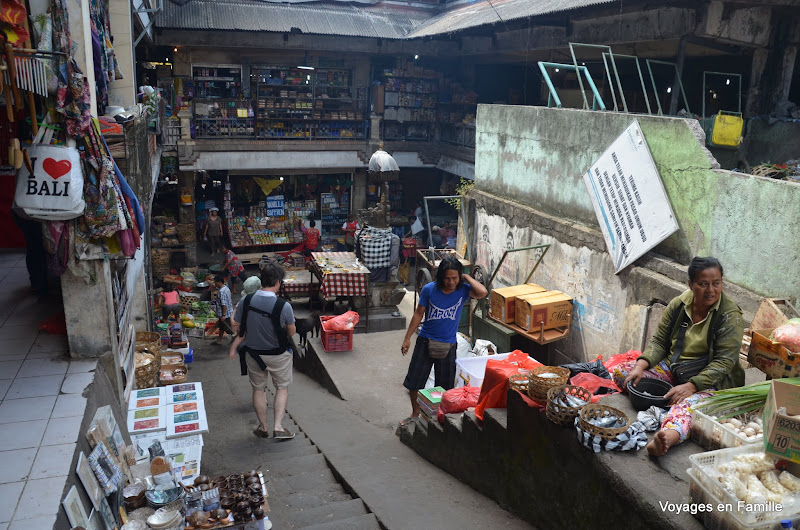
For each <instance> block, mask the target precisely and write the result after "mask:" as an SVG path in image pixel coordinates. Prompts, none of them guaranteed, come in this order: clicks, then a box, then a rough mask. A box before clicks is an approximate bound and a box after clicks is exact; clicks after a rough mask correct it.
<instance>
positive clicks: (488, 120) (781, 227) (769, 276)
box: [475, 105, 800, 299]
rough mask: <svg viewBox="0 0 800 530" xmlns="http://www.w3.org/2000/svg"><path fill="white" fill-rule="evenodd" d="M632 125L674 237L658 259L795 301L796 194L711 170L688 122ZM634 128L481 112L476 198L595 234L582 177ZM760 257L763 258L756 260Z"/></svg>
mask: <svg viewBox="0 0 800 530" xmlns="http://www.w3.org/2000/svg"><path fill="white" fill-rule="evenodd" d="M636 118H637V119H638V120H639V122H640V124H641V128H642V131H643V132H644V134H645V137H646V139H647V142H648V144H649V147H650V150H651V152H652V155H653V159H654V161H655V164H656V166H657V168H658V170H659V172H660V174H661V178H662V181H663V183H664V187H665V189H666V191H667V195H668V197H669V199H670V202H671V203H672V207H673V210H674V211H675V215H676V217H677V220H678V224H679V227H680V228H679V230H678V232H676V233H675V234H673V235H672V236H670V237H669V238H668V239H667V240H666V241H664V242H663V243H662V244H660V245H658V246H657V247H656V248H655V251H656V252H658V253H661V254H664V255H666V256H668V257H671V258H673V259H675V260H677V261H679V262H681V263H688V262H689V260H690V259H691V257H692V256H695V255H713V256H716V257H718V258H719V259H720V261H721V262H722V263H723V265H724V266H725V276H726V279H727V280H729V281H731V282H733V283H736V284H738V285H741V286H742V287H745V288H747V289H750V290H752V291H754V292H756V293H760V294H762V295H767V296H778V297H789V298H792V299H796V298H797V296H798V294H800V276H798V275H797V274H795V273H794V270H793V267H792V264H793V263H796V262H797V261H798V260H800V246H799V245H797V244H796V241H797V238H796V237H791V234H793V233H797V231H798V229H800V226H799V225H800V185H797V184H794V183H789V182H783V181H775V180H771V179H764V178H761V177H755V176H752V175H747V174H742V173H732V172H728V171H720V170H714V169H712V165H713V164H715V161H714V160H713V157H711V156H710V154H709V153H708V151H707V150H706V149H705V148H703V147H702V143H701V142H700V141H698V138H702V132H701V131H700V130H699V126H697V122H695V121H693V120H682V119H677V118H662V117H652V116H637V117H636ZM632 119H633V117H632V116H630V115H625V114H621V113H612V112H592V111H582V110H573V109H548V108H543V107H524V106H504V105H479V106H478V122H477V138H476V156H475V185H476V189H478V190H481V191H485V192H488V193H490V194H492V195H496V196H499V197H502V198H510V199H512V200H513V201H515V202H517V203H521V204H523V205H526V206H528V207H532V208H533V209H535V210H537V211H540V212H542V213H545V214H548V215H551V216H554V217H556V218H564V219H568V220H572V221H576V222H577V223H578V224H579V225H582V226H584V227H586V228H587V229H589V230H591V231H597V232H598V233H599V226H598V224H597V219H596V217H595V213H594V210H593V208H592V203H591V200H590V198H589V195H588V193H587V192H586V188H585V186H584V183H583V178H582V174H583V172H584V171H586V169H588V167H589V166H590V165H591V164H592V163H593V162H594V161H595V160H596V159H597V158H598V157H599V156H600V155H601V154H602V152H603V151H604V150H605V149H606V148H607V147H608V145H610V144H611V142H613V141H614V139H616V137H617V136H618V135H619V134H621V133H622V131H623V130H624V129H625V128H626V127H627V126H628V125H629V124H630V122H631V120H632ZM490 213H496V212H490ZM509 226H510V227H512V228H513V227H525V226H526V225H524V224H516V225H515V224H514V223H509ZM476 229H480V225H477V226H476ZM498 230H501V229H500V228H498ZM512 231H513V230H512ZM544 233H547V231H544ZM479 237H480V232H479ZM490 240H491V241H492V243H491V245H492V247H493V248H495V252H497V249H499V248H500V247H502V246H503V245H505V238H503V239H502V240H497V239H496V238H495V237H492V238H491V239H490ZM565 242H566V241H565ZM757 249H764V252H763V253H758V254H755V253H754V250H757ZM769 255H772V256H780V259H771V258H768V257H767V256H769ZM551 259H552V258H551ZM767 263H768V265H767ZM590 274H591V275H595V272H594V271H590ZM612 277H613V275H609V276H607V277H605V278H603V280H604V281H606V282H607V281H609V279H610V278H612Z"/></svg>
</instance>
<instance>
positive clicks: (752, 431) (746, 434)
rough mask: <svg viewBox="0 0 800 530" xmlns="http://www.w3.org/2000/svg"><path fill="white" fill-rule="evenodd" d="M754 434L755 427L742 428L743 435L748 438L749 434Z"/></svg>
mask: <svg viewBox="0 0 800 530" xmlns="http://www.w3.org/2000/svg"><path fill="white" fill-rule="evenodd" d="M755 434H756V430H755V429H753V428H752V427H747V428H746V429H745V430H744V435H745V436H747V437H748V438H749V437H750V436H755Z"/></svg>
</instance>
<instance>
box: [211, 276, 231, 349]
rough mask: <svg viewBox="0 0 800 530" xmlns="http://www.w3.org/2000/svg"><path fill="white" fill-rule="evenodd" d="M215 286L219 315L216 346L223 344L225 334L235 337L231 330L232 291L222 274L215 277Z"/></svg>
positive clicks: (216, 327)
mask: <svg viewBox="0 0 800 530" xmlns="http://www.w3.org/2000/svg"><path fill="white" fill-rule="evenodd" d="M214 285H215V286H216V287H217V289H218V291H217V299H216V302H215V303H216V311H215V312H216V314H217V325H216V326H215V327H214V329H216V330H219V336H218V337H217V340H215V341H214V344H222V339H223V338H224V337H225V334H226V333H228V334H229V335H233V329H231V317H232V316H233V299H232V298H231V290H230V289H229V288H228V286H227V285H225V277H224V276H223V275H221V274H217V275H216V276H215V277H214Z"/></svg>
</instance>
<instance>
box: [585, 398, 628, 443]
mask: <svg viewBox="0 0 800 530" xmlns="http://www.w3.org/2000/svg"><path fill="white" fill-rule="evenodd" d="M604 416H616V417H618V418H622V419H623V420H625V424H624V425H623V426H622V427H598V426H597V425H595V424H593V423H590V422H589V420H591V419H596V418H602V417H604ZM578 418H579V419H578V427H580V429H581V430H582V431H584V432H587V433H589V434H591V435H592V436H599V437H600V438H603V439H604V440H611V439H614V438H616V437H617V436H619V435H620V434H622V433H624V432H625V431H627V430H628V428H630V426H631V422H630V419H628V416H627V415H626V414H625V413H624V412H622V411H621V410H619V409H615V408H614V407H609V406H606V405H600V404H599V403H589V404H588V405H584V406H583V408H581V410H580V412H579V413H578Z"/></svg>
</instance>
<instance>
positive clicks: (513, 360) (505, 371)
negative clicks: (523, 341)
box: [475, 350, 542, 421]
mask: <svg viewBox="0 0 800 530" xmlns="http://www.w3.org/2000/svg"><path fill="white" fill-rule="evenodd" d="M537 366H542V363H540V362H539V361H537V360H536V359H532V358H531V357H528V354H527V353H523V352H521V351H519V350H514V351H513V352H512V353H511V355H509V356H508V357H506V358H505V359H502V360H496V359H489V361H487V363H486V375H484V378H483V385H482V386H481V395H480V397H479V398H478V406H477V407H475V417H477V418H478V419H479V420H481V421H483V411H484V410H486V409H504V408H506V406H508V395H507V392H508V389H509V385H508V376H510V375H511V374H515V373H518V372H519V369H520V368H523V369H527V370H530V369H532V368H536V367H537Z"/></svg>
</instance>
